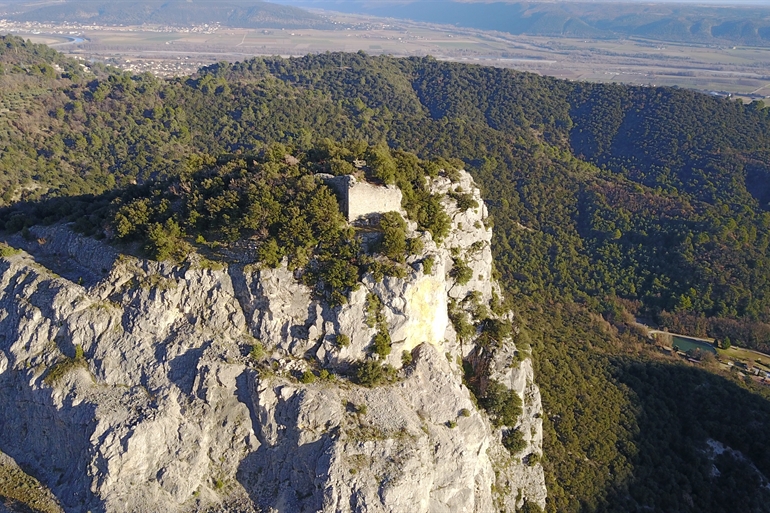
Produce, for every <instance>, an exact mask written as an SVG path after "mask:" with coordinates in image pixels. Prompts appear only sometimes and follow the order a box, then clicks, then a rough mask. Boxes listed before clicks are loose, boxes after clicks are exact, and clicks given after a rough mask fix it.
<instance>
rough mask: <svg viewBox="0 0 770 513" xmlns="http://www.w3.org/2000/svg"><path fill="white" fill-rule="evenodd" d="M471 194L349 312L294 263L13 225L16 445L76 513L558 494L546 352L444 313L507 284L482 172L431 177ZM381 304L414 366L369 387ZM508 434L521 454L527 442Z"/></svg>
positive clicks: (424, 507) (7, 404) (1, 436)
mask: <svg viewBox="0 0 770 513" xmlns="http://www.w3.org/2000/svg"><path fill="white" fill-rule="evenodd" d="M458 187H460V188H461V192H462V193H463V194H466V195H469V197H470V198H471V199H472V202H471V205H473V204H475V206H471V207H470V208H466V209H460V208H459V207H458V201H456V200H455V199H452V198H451V197H450V196H446V198H445V200H444V206H445V209H446V211H447V213H448V214H449V215H450V217H451V218H452V229H451V230H450V234H449V236H448V237H447V238H446V239H445V240H444V241H443V242H442V243H441V244H436V243H435V242H434V241H433V240H432V239H431V237H430V235H429V234H427V233H418V232H417V231H416V230H415V228H416V227H415V226H414V225H412V226H411V227H410V230H411V233H410V235H411V236H413V237H421V238H422V239H423V246H424V250H423V251H422V252H421V253H420V254H419V255H413V256H410V257H409V258H408V259H407V264H408V265H407V270H408V272H407V273H406V276H405V277H404V278H396V277H385V278H384V279H383V280H381V281H377V280H375V279H374V278H373V277H372V276H367V277H365V278H364V280H363V283H362V285H361V286H360V287H359V288H358V290H355V291H353V292H352V293H351V294H350V297H349V300H348V302H347V303H346V304H344V305H342V306H336V307H332V306H330V305H329V304H326V303H324V302H323V301H320V300H318V299H315V298H314V297H313V296H312V294H311V290H310V289H309V288H308V287H306V286H305V285H302V284H300V283H299V282H298V281H297V280H296V279H295V276H294V275H293V274H292V273H291V272H290V271H288V270H287V269H286V268H285V267H280V268H278V269H258V268H251V267H249V266H243V265H231V266H229V267H225V268H222V269H214V268H206V267H204V266H196V265H194V264H190V263H188V264H185V265H171V264H166V263H158V262H152V261H145V260H140V259H136V258H133V257H127V256H124V255H120V254H118V253H117V252H116V251H115V250H114V249H112V248H111V247H110V246H108V245H106V244H104V243H101V242H98V241H95V240H92V239H87V238H83V237H80V236H77V235H75V234H73V233H72V232H71V231H69V230H68V229H67V228H66V227H63V226H54V227H47V228H43V227H34V228H32V229H31V230H30V232H31V235H32V238H31V240H27V239H23V238H21V237H15V238H12V239H10V240H9V241H8V242H9V243H10V244H11V245H12V246H14V247H18V248H21V249H23V250H24V251H22V252H21V253H19V254H17V255H13V256H9V257H6V258H3V259H0V390H1V393H0V451H2V452H3V453H5V454H6V455H8V456H9V457H11V458H13V459H14V460H15V461H16V462H17V463H18V464H19V465H21V467H22V468H24V470H25V471H27V472H28V473H30V474H32V475H34V476H35V477H36V478H38V479H39V480H40V481H41V482H42V483H44V484H45V485H46V486H48V488H49V489H50V490H51V491H52V492H53V493H54V494H55V496H56V498H57V499H58V501H59V502H60V504H61V506H62V507H63V508H64V510H65V511H68V512H69V511H72V512H81V511H82V512H85V511H93V512H97V511H104V512H123V511H161V510H163V511H168V512H186V511H201V510H207V509H209V510H212V511H276V512H299V511H324V512H347V511H356V512H378V511H382V512H385V511H389V512H402V511H403V512H410V513H411V512H420V511H424V512H443V511H446V512H450V511H451V512H463V511H466V512H491V511H500V510H501V509H502V510H505V511H513V510H515V509H516V508H517V507H521V505H522V504H523V502H524V501H525V500H527V501H530V502H534V503H537V504H539V505H540V506H543V505H544V502H545V485H544V478H543V470H542V467H541V466H540V464H539V463H537V462H536V460H537V458H539V456H540V454H541V452H542V422H541V420H540V416H541V407H540V395H539V392H538V389H537V386H536V385H535V383H534V377H533V374H532V366H531V362H529V360H527V359H524V360H523V361H520V360H521V358H520V357H518V355H516V348H515V346H514V345H513V342H512V341H511V340H506V341H505V343H503V344H499V345H498V346H497V347H496V348H489V347H486V348H483V347H481V346H478V345H477V344H476V343H475V342H474V337H470V338H469V339H468V340H460V338H459V337H458V336H457V334H456V333H455V329H454V327H453V325H452V322H450V321H449V318H450V313H451V312H450V311H451V310H452V309H455V310H462V309H466V310H469V311H471V310H473V312H471V313H474V314H477V313H478V312H477V311H476V310H477V309H478V308H482V307H483V308H487V306H486V305H489V304H490V301H493V300H494V297H495V296H497V295H499V287H498V286H497V284H496V283H495V282H494V281H493V280H492V254H491V249H490V240H491V230H490V229H487V228H486V227H485V221H486V217H487V212H486V207H485V205H484V204H483V202H482V200H481V198H480V195H479V192H478V190H477V189H476V188H475V187H474V185H473V183H472V180H471V179H470V176H469V175H467V174H466V173H464V172H462V173H460V178H459V182H454V183H453V182H451V181H450V180H449V179H448V178H446V177H442V178H438V179H436V180H434V182H433V189H434V191H436V192H440V193H448V192H451V191H455V190H456V189H457V188H458ZM465 206H467V205H465ZM428 260H431V261H432V265H427V261H428ZM458 265H460V266H462V267H463V268H464V269H463V272H464V275H465V276H464V277H463V279H462V280H460V279H457V274H458V272H457V268H458ZM429 267H430V269H428V268H429ZM375 298H376V307H373V306H372V302H373V301H374V299H375ZM373 308H376V309H377V310H378V312H377V313H378V314H379V315H380V316H381V318H382V319H384V324H385V325H386V326H387V330H388V332H389V334H390V338H391V340H392V351H391V352H390V355H389V356H387V363H389V364H390V365H392V366H393V367H394V368H396V369H398V379H397V380H396V382H395V383H393V384H389V385H385V386H378V387H373V388H367V387H362V386H359V385H355V384H353V383H351V381H350V380H348V379H346V378H345V375H346V373H349V372H350V369H351V368H352V367H353V366H354V365H355V363H356V362H360V361H362V360H363V359H365V358H367V357H368V354H369V352H370V346H371V343H372V338H373V336H374V335H375V333H376V332H377V330H378V329H381V327H378V326H376V325H374V323H372V322H367V321H368V316H370V315H371V313H372V309H373ZM455 315H456V312H455ZM463 315H467V316H468V318H470V317H471V315H470V313H469V314H465V313H463ZM340 335H344V336H345V337H347V339H349V343H348V344H344V347H342V346H341V344H340V343H339V342H340V338H339V336H340ZM255 348H258V351H257V350H255ZM463 359H465V360H466V361H467V362H471V363H472V364H473V365H474V367H477V368H479V369H480V368H484V369H486V371H487V378H491V379H494V380H496V381H498V382H500V383H503V384H504V385H505V386H507V387H509V388H510V389H512V390H515V391H516V392H517V393H518V394H519V396H520V397H521V398H522V400H523V405H524V408H523V414H522V415H521V416H520V418H519V420H518V423H517V425H516V426H507V427H505V428H503V429H495V428H493V427H492V425H491V424H490V422H489V420H488V419H487V417H486V414H485V413H484V412H483V410H479V409H478V408H476V407H475V405H474V401H473V400H472V394H471V392H470V391H469V389H468V388H467V387H466V386H465V385H464V384H463V379H462V374H463V369H462V360H463ZM311 372H314V374H312V376H319V377H318V378H317V379H314V380H313V379H300V378H301V377H302V376H303V374H304V376H305V378H307V377H309V376H310V375H311V374H310V373H311ZM504 429H519V430H521V431H522V432H523V433H525V440H526V448H525V449H524V450H522V451H521V452H520V453H518V454H515V455H510V454H509V453H508V451H507V450H506V449H504V448H503V446H502V444H501V437H502V433H503V431H504ZM533 456H536V457H534V458H533Z"/></svg>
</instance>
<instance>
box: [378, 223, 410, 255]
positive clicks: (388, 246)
mask: <svg viewBox="0 0 770 513" xmlns="http://www.w3.org/2000/svg"><path fill="white" fill-rule="evenodd" d="M380 230H382V243H381V244H380V249H381V251H382V253H383V254H384V255H385V256H386V257H388V258H390V259H391V260H395V261H396V262H399V263H403V262H404V257H405V255H406V221H404V218H403V217H401V214H399V213H398V212H385V213H384V214H382V217H381V218H380Z"/></svg>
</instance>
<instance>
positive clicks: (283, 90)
mask: <svg viewBox="0 0 770 513" xmlns="http://www.w3.org/2000/svg"><path fill="white" fill-rule="evenodd" d="M0 63H1V64H2V67H0V91H2V102H3V105H2V109H0V110H1V111H2V114H0V192H2V204H3V205H4V206H5V208H4V209H3V210H2V212H0V216H2V222H3V223H4V226H5V229H6V230H8V231H16V230H24V229H25V227H27V226H28V225H29V224H30V223H36V222H54V221H57V220H60V219H62V218H69V219H70V220H72V221H74V222H75V223H76V224H75V226H76V228H78V229H81V230H83V231H85V232H89V230H93V227H94V225H98V224H99V223H103V222H105V219H107V217H106V216H107V214H105V213H104V212H101V213H99V212H96V211H98V209H96V211H95V210H94V205H96V204H98V202H99V201H101V200H105V198H108V199H109V200H110V201H113V200H114V198H120V200H119V203H120V202H121V201H122V202H123V203H120V204H121V205H124V206H125V208H126V209H127V210H124V212H123V214H130V213H131V212H130V209H131V208H132V207H131V205H133V206H134V207H137V208H141V207H139V206H138V205H139V204H140V203H141V201H142V198H147V197H148V195H149V197H152V193H151V190H152V187H155V185H154V184H158V183H164V184H166V185H165V186H164V187H166V188H168V187H167V185H168V184H172V183H176V182H175V181H177V182H178V181H180V180H185V179H187V178H186V177H189V176H191V174H194V173H200V172H209V173H210V172H212V171H210V170H209V171H202V169H203V166H202V165H203V164H204V163H213V162H219V163H220V165H221V166H222V167H219V168H217V169H218V171H217V173H218V175H217V176H216V177H213V178H216V179H218V180H220V181H224V182H222V183H225V182H227V183H230V182H229V181H232V180H237V179H240V178H239V175H238V173H240V172H241V170H242V169H246V170H248V169H249V166H250V165H251V166H255V165H257V166H265V164H269V162H270V155H271V152H273V151H274V150H275V148H277V147H279V148H282V149H287V150H290V152H291V153H293V154H298V153H302V152H308V153H307V155H310V156H311V157H309V159H308V161H309V162H311V163H312V162H319V163H320V162H323V163H324V164H323V165H324V166H326V168H325V170H326V171H327V172H328V171H330V170H331V171H332V172H338V171H340V172H341V171H343V170H344V169H345V163H346V162H345V159H341V158H339V155H338V152H339V151H342V150H341V149H340V147H338V146H334V145H329V144H328V143H324V142H323V141H324V140H325V139H326V138H331V139H334V140H337V141H346V143H345V144H346V145H347V146H346V147H347V148H353V147H359V148H360V151H362V152H374V153H376V154H377V155H378V157H373V156H370V157H369V159H370V160H371V159H372V158H375V159H376V158H380V159H382V160H383V162H384V161H388V159H393V161H394V162H396V167H397V168H399V169H400V168H407V167H409V166H410V165H413V164H414V162H415V161H416V160H415V158H413V157H407V156H406V155H408V154H407V153H405V152H414V153H415V154H417V155H418V156H419V157H420V158H422V159H428V160H432V161H433V162H436V159H441V158H444V159H450V158H453V157H458V158H461V159H462V162H456V161H452V162H451V163H450V162H449V161H443V162H441V161H439V162H441V164H443V165H444V166H445V167H446V166H451V165H457V166H459V165H463V166H464V167H465V168H466V169H468V170H469V171H470V172H471V173H472V174H473V175H474V177H475V178H476V180H477V182H478V183H479V185H480V186H481V187H482V189H483V194H484V197H485V198H486V199H487V200H488V204H489V207H490V210H491V212H492V214H493V218H494V221H495V239H494V247H493V249H494V251H495V254H496V265H497V271H498V272H499V275H500V277H501V282H502V283H503V285H504V287H505V289H506V293H507V295H508V301H509V304H510V305H511V306H512V307H513V309H514V311H515V312H516V314H517V317H518V323H519V325H520V326H521V328H522V329H521V333H520V334H519V335H518V337H519V339H520V340H519V341H518V342H520V343H522V344H525V345H526V344H529V345H531V347H532V348H533V355H534V358H535V364H536V373H537V379H538V382H539V384H540V386H541V390H542V393H543V401H544V409H545V412H546V417H545V418H544V422H545V426H546V441H545V460H544V462H543V463H544V465H545V468H546V473H547V479H548V487H549V502H548V509H549V511H637V510H639V511H641V510H653V511H693V512H694V511H736V509H739V510H742V511H743V510H745V511H767V510H768V506H767V504H770V502H768V500H769V499H770V492H768V491H767V489H766V488H764V487H763V486H761V483H764V482H765V481H764V479H765V478H764V477H763V475H764V476H770V452H768V450H769V449H768V448H770V443H768V442H770V440H768V436H770V435H768V434H767V432H766V429H765V426H767V425H769V424H768V422H770V403H769V402H768V397H770V392H768V391H767V390H765V389H760V388H758V385H755V384H753V383H751V382H750V380H749V381H744V380H742V379H739V378H738V377H737V375H729V374H726V373H721V372H720V371H718V370H717V366H714V365H712V366H709V365H708V364H705V363H704V365H702V366H700V367H698V368H695V367H692V366H690V365H687V364H684V363H681V362H679V361H677V360H675V359H672V358H670V357H667V356H664V355H662V354H660V353H658V352H657V351H656V350H655V349H654V348H653V347H652V345H651V344H650V343H649V341H648V339H647V338H646V337H644V336H643V335H642V334H641V333H640V331H639V330H638V329H637V328H636V327H635V326H634V325H633V323H632V320H633V316H635V315H636V316H645V317H647V318H651V319H654V320H655V321H657V322H658V323H661V324H663V325H666V326H669V327H672V328H679V329H687V330H688V331H689V332H691V334H709V335H711V336H715V337H719V338H721V337H728V336H729V337H730V339H731V340H732V341H733V343H737V344H738V345H743V346H747V347H753V348H758V349H762V350H767V349H770V282H769V281H768V277H769V276H770V254H768V245H770V232H769V231H768V228H770V185H768V184H770V112H769V110H768V109H766V108H765V107H764V105H762V104H761V103H760V102H755V103H752V104H749V105H744V104H742V103H740V102H735V101H731V100H728V99H722V98H714V97H709V96H706V95H702V94H698V93H694V92H690V91H685V90H679V89H667V88H633V87H626V86H615V85H592V84H586V83H573V82H566V81H559V80H556V79H552V78H547V77H541V76H537V75H533V74H526V73H519V72H515V71H512V70H504V69H494V68H485V67H479V66H471V65H464V64H456V63H446V62H438V61H436V60H434V59H432V58H429V57H428V58H410V59H393V58H389V57H372V56H367V55H365V54H363V53H357V54H325V55H317V56H307V57H303V58H297V59H282V58H259V59H252V60H249V61H246V62H243V63H236V64H228V63H220V64H217V65H214V66H211V67H208V68H204V69H201V70H200V72H199V73H198V74H196V75H194V76H192V77H183V78H177V79H171V80H167V81H164V80H159V79H157V78H154V77H152V76H150V75H141V76H129V75H127V74H125V73H122V72H120V71H118V70H114V69H109V68H104V67H101V66H98V65H88V66H86V65H84V64H81V63H77V62H74V61H69V60H66V59H64V58H62V57H61V56H60V55H58V54H56V53H55V52H52V51H50V50H48V49H46V48H45V47H41V46H37V45H32V44H30V43H26V42H24V41H22V40H20V39H18V38H13V37H5V38H2V39H0ZM355 141H359V142H358V143H356V142H355ZM277 144H279V145H280V146H276V145H277ZM324 144H326V145H327V146H326V148H327V150H328V152H329V153H327V154H324V155H321V156H320V157H318V156H316V157H312V155H315V154H314V153H313V152H314V151H316V152H317V151H319V150H318V148H319V147H323V145H324ZM356 145H358V146H356ZM327 150H324V151H327ZM281 151H283V150H281ZM254 155H258V156H260V158H261V159H263V160H260V161H259V162H256V163H254V164H248V163H245V165H240V164H232V163H237V162H239V159H246V157H249V156H254ZM313 159H315V160H313ZM426 161H427V160H426ZM419 162H421V161H419ZM228 163H230V164H228ZM410 163H411V164H410ZM228 165H230V167H227V166H228ZM420 166H422V167H424V170H423V171H424V172H425V173H430V172H435V169H436V168H435V167H434V166H433V165H432V164H430V165H429V164H424V163H423V164H419V165H418V167H420ZM279 168H280V165H279ZM382 169H383V170H385V169H392V166H390V164H387V165H385V166H383V168H382ZM335 170H336V171H335ZM261 172H262V173H263V174H264V170H263V171H261ZM383 172H384V173H385V174H383V175H382V176H380V179H383V180H384V181H388V180H391V181H395V180H401V182H400V183H399V185H400V186H401V187H402V189H403V188H404V187H406V188H407V189H408V188H409V187H410V185H409V184H408V183H409V181H410V180H409V178H408V176H409V173H406V174H404V175H403V176H401V175H399V176H400V177H399V176H396V174H393V175H392V176H390V177H389V176H388V175H387V173H389V171H383ZM233 173H235V174H233ZM208 178H212V177H210V176H209V177H208ZM241 178H242V177H241ZM295 178H296V180H298V181H297V182H296V183H294V184H293V185H292V184H289V185H290V187H291V188H290V189H286V190H287V191H296V190H297V187H298V186H299V187H300V188H301V187H302V185H301V183H300V182H301V180H300V178H301V177H299V176H297V177H295ZM164 181H165V182H164ZM414 183H416V182H414V181H412V184H413V185H414ZM308 187H309V185H308ZM164 190H165V189H164ZM111 191H112V192H111ZM308 191H309V192H308ZM308 191H306V192H308V194H311V196H312V194H314V193H313V192H312V191H313V190H312V188H311V189H309V190H308ZM214 192H216V191H214ZM257 192H259V191H257ZM412 192H413V194H414V195H410V194H407V195H405V197H406V198H407V202H409V201H410V200H409V198H410V197H411V198H412V200H411V201H412V203H411V204H410V205H406V206H407V207H408V208H412V209H415V213H414V215H415V216H417V217H416V218H422V219H423V221H424V223H425V224H424V226H425V227H426V228H428V229H430V228H431V226H432V228H433V229H436V230H440V224H441V223H440V221H436V220H435V219H434V220H431V218H430V215H429V212H428V211H429V210H430V209H429V208H426V207H424V206H425V205H429V204H430V198H428V197H424V196H420V194H421V193H420V191H419V190H416V189H415V190H414V191H412ZM262 193H264V191H262ZM201 194H208V192H205V191H201ZM292 194H294V192H292ZM105 201H106V200H105ZM137 201H138V202H139V203H137ZM158 201H160V199H159V200H158ZM317 201H319V202H323V201H324V198H323V197H319V198H318V199H317ZM112 204H113V205H114V203H112ZM159 204H160V203H158V205H159ZM240 204H241V205H243V203H240ZM419 205H423V210H424V211H423V212H422V213H420V212H419V211H418V210H419ZM150 206H151V207H152V209H154V210H152V212H151V214H152V216H155V217H152V218H151V219H150V218H149V217H148V221H147V223H146V225H144V228H142V229H146V230H148V231H147V232H146V233H145V236H144V239H146V235H148V234H150V233H151V230H152V229H153V228H154V229H155V230H156V231H155V233H156V234H157V235H158V236H159V237H160V238H159V239H158V240H159V241H160V242H161V243H162V242H163V241H164V239H163V237H162V235H163V234H166V235H167V234H169V233H170V234H172V235H173V234H175V233H178V232H176V231H175V230H176V228H175V227H174V226H173V225H171V224H168V225H167V224H166V223H167V221H168V219H166V218H164V217H163V211H162V209H160V210H158V208H156V207H157V205H154V206H153V205H150ZM267 210H268V211H266V212H261V213H260V215H262V214H264V215H265V216H267V217H264V218H262V220H263V221H265V220H268V219H272V220H273V221H274V222H278V223H279V225H275V227H274V228H275V229H274V232H275V233H276V234H279V233H280V229H281V226H280V219H279V217H280V216H278V213H277V212H272V211H269V209H267ZM94 212H96V213H94ZM112 212H113V213H112V214H110V215H112V216H113V217H112V218H111V219H112V222H118V221H119V218H118V217H114V216H116V215H117V214H116V213H115V211H112ZM219 212H220V213H223V211H221V210H220V211H219ZM20 213H21V214H23V215H19V214H20ZM224 213H226V212H224ZM273 214H275V215H274V216H273V217H269V216H270V215H273ZM218 215H219V214H218ZM276 216H278V217H276ZM420 216H422V217H420ZM257 217H259V216H257ZM217 219H218V220H217ZM255 219H256V218H255ZM186 222H187V223H188V224H187V225H186V226H182V227H181V228H184V229H185V230H187V231H189V232H190V234H191V235H195V236H197V235H200V240H201V241H204V242H206V243H208V242H210V241H209V240H208V239H209V238H210V235H209V234H210V233H212V232H214V231H217V230H215V228H216V227H215V226H213V225H208V224H206V223H221V224H222V225H226V224H228V223H227V221H226V220H224V218H217V217H216V216H214V217H212V219H211V220H200V219H198V218H195V217H194V216H193V219H189V217H188V218H187V221H186ZM255 222H256V221H255ZM431 223H434V224H431ZM435 223H438V224H435ZM134 224H135V223H125V224H124V226H125V227H126V232H125V233H124V234H123V235H124V236H125V237H128V238H130V237H132V236H133V234H132V232H131V229H130V228H129V227H131V226H134ZM268 224H269V223H268ZM310 224H311V225H312V223H310ZM114 226H115V227H117V226H118V225H117V224H115V225H114ZM255 226H256V225H249V226H235V227H233V229H238V230H240V229H246V230H252V229H254V227H255ZM270 226H272V225H270ZM102 227H103V226H102ZM158 227H161V228H163V229H164V230H160V229H159V228H158ZM140 228H141V226H140ZM335 229H336V228H335ZM239 233H240V232H239ZM319 233H320V232H319ZM326 233H327V235H328V232H326ZM332 235H333V236H335V237H339V236H340V232H334V233H332ZM222 236H223V237H225V238H227V237H231V238H232V239H237V238H238V236H239V234H238V233H232V234H227V233H223V234H222ZM313 237H316V236H315V235H313ZM333 238H334V237H332V239H333ZM144 239H143V240H144ZM316 239H317V237H316ZM337 240H339V239H337ZM332 242H333V241H332ZM202 243H203V242H201V244H202ZM164 247H165V246H163V244H160V245H158V244H155V246H149V247H148V248H147V249H148V250H149V252H150V253H151V254H154V256H156V257H165V256H173V255H171V254H170V253H169V254H163V253H161V251H162V250H163V248H164ZM174 247H176V245H175V246H174ZM265 247H266V248H267V249H266V250H265V251H267V253H266V256H267V257H268V258H273V257H275V256H276V255H271V253H270V252H269V251H268V250H274V249H275V247H270V245H269V241H268V239H265ZM298 247H300V245H298V246H296V247H294V249H297V248H298ZM171 253H173V251H172V252H171ZM300 253H301V251H300ZM280 256H283V255H280ZM321 256H323V255H321ZM709 440H716V441H718V442H719V443H722V444H724V445H725V446H729V447H731V448H732V449H734V450H735V451H739V452H731V451H726V452H723V453H721V454H719V455H715V454H712V453H710V452H709V449H708V447H709V446H708V445H707V441H709ZM740 454H743V455H744V456H746V457H747V458H750V459H744V458H743V457H741V456H740ZM713 469H717V471H716V472H714V470H713Z"/></svg>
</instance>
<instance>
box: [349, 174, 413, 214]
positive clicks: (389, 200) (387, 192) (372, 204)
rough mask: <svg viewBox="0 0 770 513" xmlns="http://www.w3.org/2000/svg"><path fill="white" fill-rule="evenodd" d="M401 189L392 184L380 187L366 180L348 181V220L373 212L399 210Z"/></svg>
mask: <svg viewBox="0 0 770 513" xmlns="http://www.w3.org/2000/svg"><path fill="white" fill-rule="evenodd" d="M401 198H402V194H401V189H399V188H398V187H396V186H394V185H389V186H388V187H381V186H377V185H372V184H370V183H366V182H357V183H356V182H355V181H354V180H352V181H351V182H350V187H349V188H348V202H347V203H348V204H347V207H348V211H347V216H348V221H355V220H356V219H358V218H359V217H363V216H366V215H368V214H374V213H379V214H382V213H385V212H391V211H395V212H400V211H401Z"/></svg>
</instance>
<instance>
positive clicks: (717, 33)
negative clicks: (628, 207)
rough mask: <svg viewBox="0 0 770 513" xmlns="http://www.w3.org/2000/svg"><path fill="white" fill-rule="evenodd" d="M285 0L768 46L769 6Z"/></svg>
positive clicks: (507, 25) (559, 31) (492, 25)
mask: <svg viewBox="0 0 770 513" xmlns="http://www.w3.org/2000/svg"><path fill="white" fill-rule="evenodd" d="M283 1H284V2H285V3H290V4H291V5H297V6H302V7H315V8H319V9H328V10H335V11H343V12H355V13H365V14H371V15H375V16H386V17H393V18H404V19H411V20H415V21H422V22H430V23H443V24H452V25H458V26H462V27H470V28H477V29H482V30H497V31H501V32H509V33H511V34H526V35H537V36H568V37H586V38H626V37H640V38H649V39H655V40H663V41H678V42H687V43H705V44H730V45H736V44H739V45H754V46H770V7H748V6H743V7H737V6H736V7H723V6H722V7H720V6H713V5H712V6H706V5H684V4H665V3H664V4H661V3H656V4H653V3H628V2H625V3H619V2H618V3H610V2H591V3H587V2H542V3H538V2H491V3H486V2H456V1H451V0H436V1H415V2H411V3H394V2H383V1H380V2H367V1H357V0H344V1H334V0H283Z"/></svg>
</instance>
